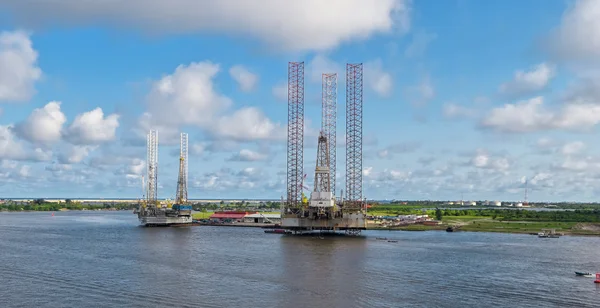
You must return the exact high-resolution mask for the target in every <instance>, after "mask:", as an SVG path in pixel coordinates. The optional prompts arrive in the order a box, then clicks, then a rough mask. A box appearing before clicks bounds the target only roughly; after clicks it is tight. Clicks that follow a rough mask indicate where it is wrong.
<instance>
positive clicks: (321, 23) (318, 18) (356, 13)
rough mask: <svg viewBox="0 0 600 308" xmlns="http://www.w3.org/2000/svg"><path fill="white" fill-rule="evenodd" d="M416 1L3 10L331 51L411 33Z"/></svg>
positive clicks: (264, 0)
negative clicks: (352, 43) (346, 44)
mask: <svg viewBox="0 0 600 308" xmlns="http://www.w3.org/2000/svg"><path fill="white" fill-rule="evenodd" d="M410 2H411V1H406V0H379V1H375V2H369V1H367V2H365V1H362V0H330V1H321V0H305V1H302V5H291V3H290V2H288V1H279V0H220V1H197V0H169V1H167V0H164V1H151V2H148V1H145V0H129V1H126V2H119V1H93V2H89V3H88V2H86V3H85V4H83V3H81V2H80V1H79V0H63V1H59V2H57V1H54V2H47V1H44V0H31V1H27V2H23V1H21V0H12V1H4V5H2V6H3V7H4V8H5V9H6V10H7V11H10V12H12V14H13V16H15V17H17V20H18V21H19V22H21V23H25V24H26V25H39V24H50V23H51V22H60V23H62V24H74V23H77V24H91V23H97V22H106V23H110V24H111V25H120V26H123V27H131V26H135V27H139V28H143V29H147V30H149V31H152V32H158V33H174V32H175V33H190V32H192V33H193V32H200V31H207V30H208V31H213V32H217V33H231V34H234V35H236V36H244V35H246V36H251V37H256V38H259V39H261V40H263V41H265V42H267V43H268V44H269V45H270V47H272V48H279V49H287V50H311V49H313V50H325V49H331V48H333V47H336V46H338V45H340V44H341V43H343V42H348V41H352V40H363V39H366V38H368V37H370V36H371V35H373V34H377V33H389V32H391V31H396V32H399V33H403V32H405V31H407V30H408V29H409V27H410V18H409V13H410V7H409V4H410ZM0 7H1V6H0ZM174 20H176V22H174Z"/></svg>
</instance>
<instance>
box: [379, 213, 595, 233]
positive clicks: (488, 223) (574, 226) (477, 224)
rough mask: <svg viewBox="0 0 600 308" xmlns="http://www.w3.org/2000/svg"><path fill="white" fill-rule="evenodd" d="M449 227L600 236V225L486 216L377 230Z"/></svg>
mask: <svg viewBox="0 0 600 308" xmlns="http://www.w3.org/2000/svg"><path fill="white" fill-rule="evenodd" d="M448 226H453V227H456V228H457V230H458V231H470V232H504V233H525V234H530V233H538V232H540V231H542V229H556V232H559V233H564V234H572V235H598V236H600V224H598V223H585V222H584V223H581V222H560V221H502V220H495V219H492V217H485V216H444V217H443V218H442V223H441V224H440V225H438V226H425V225H408V226H402V227H393V228H377V227H373V228H372V229H386V230H404V231H429V230H445V229H446V228H447V227H448Z"/></svg>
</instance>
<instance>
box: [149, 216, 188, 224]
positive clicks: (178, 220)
mask: <svg viewBox="0 0 600 308" xmlns="http://www.w3.org/2000/svg"><path fill="white" fill-rule="evenodd" d="M138 218H139V220H140V223H141V224H142V225H144V226H147V227H153V226H170V225H176V224H191V223H192V216H176V217H169V216H140V217H138Z"/></svg>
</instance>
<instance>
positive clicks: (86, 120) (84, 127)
mask: <svg viewBox="0 0 600 308" xmlns="http://www.w3.org/2000/svg"><path fill="white" fill-rule="evenodd" d="M117 127H119V115H117V114H111V115H109V116H106V117H105V116H104V112H103V111H102V108H100V107H98V108H96V109H94V110H91V111H88V112H84V113H82V114H79V115H77V116H76V117H75V120H73V123H71V125H70V126H69V128H68V129H67V131H66V138H67V139H68V140H69V141H71V142H72V143H74V144H79V145H86V144H98V143H102V142H107V141H112V140H114V139H115V134H116V131H117Z"/></svg>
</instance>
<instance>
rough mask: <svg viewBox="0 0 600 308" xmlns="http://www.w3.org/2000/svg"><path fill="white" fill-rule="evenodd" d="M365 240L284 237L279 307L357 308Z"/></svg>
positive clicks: (282, 241) (281, 244)
mask: <svg viewBox="0 0 600 308" xmlns="http://www.w3.org/2000/svg"><path fill="white" fill-rule="evenodd" d="M366 244H367V242H366V238H364V237H324V238H320V237H318V236H314V237H311V236H301V237H298V236H283V237H281V241H280V248H281V252H282V254H281V255H282V257H283V261H282V263H283V269H282V271H281V276H282V280H283V281H286V284H285V285H286V289H285V290H283V291H284V292H286V294H285V295H282V296H279V299H280V303H279V306H280V307H358V306H359V305H357V304H358V302H360V299H359V294H360V289H361V282H362V280H363V279H362V278H363V275H364V272H365V266H364V265H365V264H364V262H365V252H366Z"/></svg>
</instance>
